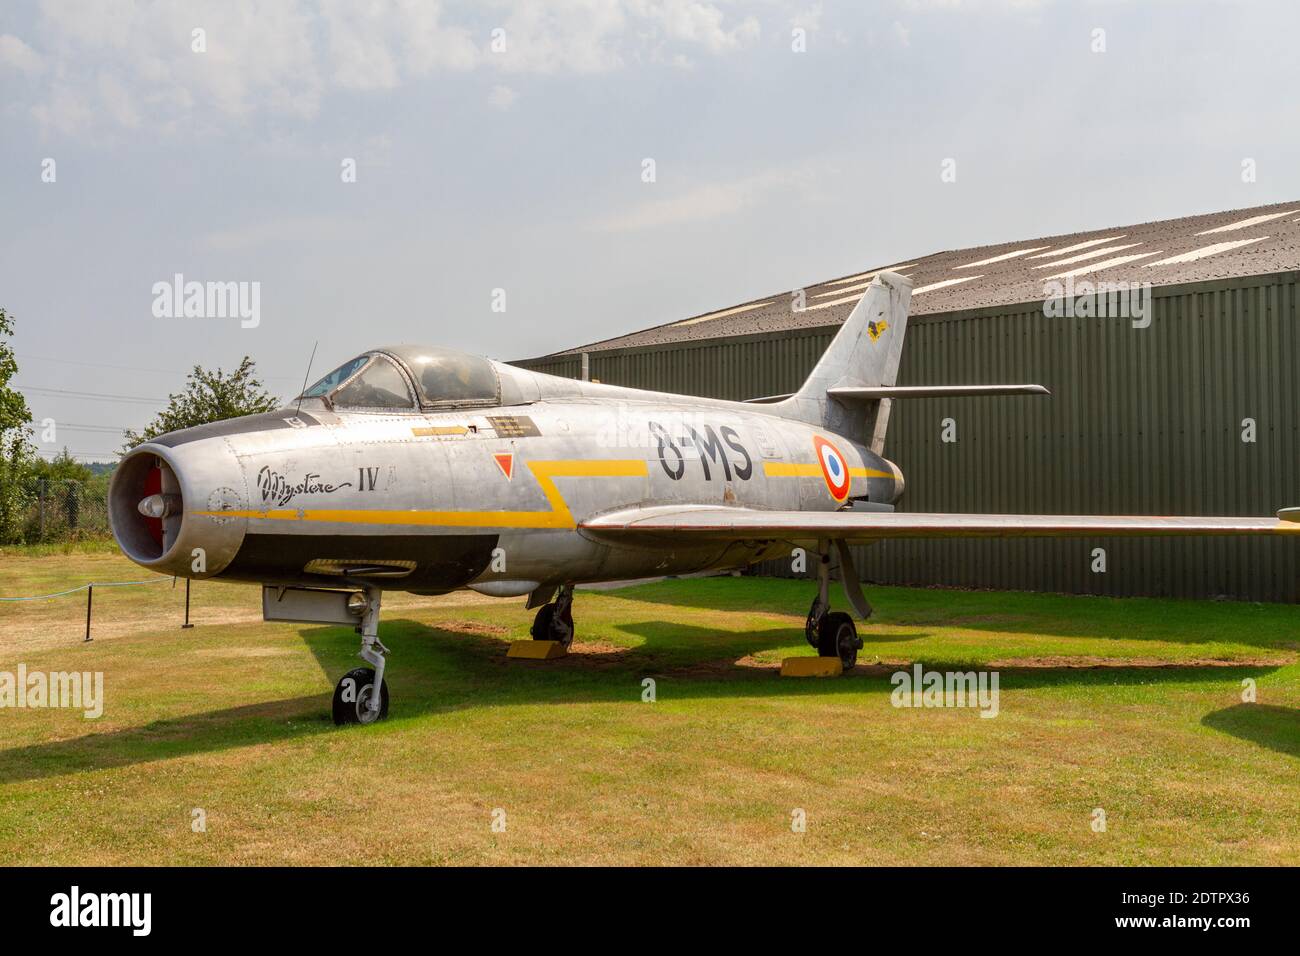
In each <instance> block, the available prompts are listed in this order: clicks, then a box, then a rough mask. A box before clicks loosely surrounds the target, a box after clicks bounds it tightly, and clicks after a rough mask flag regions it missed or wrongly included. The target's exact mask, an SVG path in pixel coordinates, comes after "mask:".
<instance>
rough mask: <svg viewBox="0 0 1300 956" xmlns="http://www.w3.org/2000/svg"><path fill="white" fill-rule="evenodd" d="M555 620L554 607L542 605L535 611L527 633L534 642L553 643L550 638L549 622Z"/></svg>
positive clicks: (552, 605)
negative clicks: (535, 613)
mask: <svg viewBox="0 0 1300 956" xmlns="http://www.w3.org/2000/svg"><path fill="white" fill-rule="evenodd" d="M554 618H555V605H554V604H543V605H542V606H541V607H539V608H538V609H537V615H536V616H535V617H534V618H533V626H532V628H531V629H530V630H529V631H528V633H529V634H531V635H532V636H533V640H535V641H553V640H555V638H553V637H551V621H552V620H553V619H554Z"/></svg>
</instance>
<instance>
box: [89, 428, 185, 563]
mask: <svg viewBox="0 0 1300 956" xmlns="http://www.w3.org/2000/svg"><path fill="white" fill-rule="evenodd" d="M108 495H109V520H110V522H111V523H112V526H113V536H114V537H115V538H116V539H117V543H118V546H119V547H120V548H121V549H122V551H123V553H125V554H126V556H127V557H128V558H130V559H131V560H132V561H135V562H136V563H137V564H143V565H145V566H149V565H152V564H155V563H157V562H160V561H162V560H163V559H164V558H166V557H167V556H168V552H169V551H171V550H172V548H173V547H174V546H175V544H176V541H177V539H178V538H179V537H180V533H181V528H182V526H183V524H184V522H185V516H184V511H185V507H184V506H185V502H184V498H183V497H182V494H181V484H180V480H179V478H178V477H177V475H176V472H175V471H174V470H173V468H172V466H171V465H170V464H168V463H167V462H166V461H164V460H163V459H162V458H160V457H159V456H157V455H154V454H152V453H150V452H147V451H137V452H133V453H131V454H129V455H128V456H127V457H126V458H125V459H123V461H122V463H121V464H120V465H118V466H117V469H116V471H115V473H114V475H113V483H112V486H111V487H110V488H109V492H108Z"/></svg>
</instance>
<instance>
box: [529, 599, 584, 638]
mask: <svg viewBox="0 0 1300 956" xmlns="http://www.w3.org/2000/svg"><path fill="white" fill-rule="evenodd" d="M555 608H556V605H555V603H554V602H552V603H550V604H543V605H542V606H541V607H539V608H538V609H537V616H536V617H535V618H533V626H532V628H531V630H530V631H529V633H530V634H532V636H533V640H535V641H559V642H560V643H561V644H563V645H564V646H565V647H566V648H567V647H568V646H569V645H570V644H572V643H573V616H572V615H571V614H556V613H555Z"/></svg>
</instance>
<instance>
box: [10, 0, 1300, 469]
mask: <svg viewBox="0 0 1300 956" xmlns="http://www.w3.org/2000/svg"><path fill="white" fill-rule="evenodd" d="M1297 35H1300V4H1296V3H1294V2H1292V0H1285V2H1281V0H1279V2H1267V0H1259V2H1241V3H1229V2H1197V0H1167V2H1164V0H1146V2H1122V0H1096V2H1087V0H1074V2H1048V0H1043V2H1032V0H1020V2H1014V0H984V2H979V0H966V2H962V0H881V2H876V3H864V2H831V0H821V2H807V0H793V2H786V0H754V2H727V0H546V2H540V0H539V2H522V0H519V2H507V0H474V2H472V3H456V2H445V0H444V2H436V0H430V2H414V0H350V2H345V0H274V2H256V0H219V2H211V3H208V2H171V3H161V2H157V3H156V2H145V0H138V2H129V0H96V2H53V0H50V2H29V0H6V2H5V3H4V4H3V6H0V111H2V115H0V306H3V307H4V308H5V309H6V310H7V311H8V312H9V313H10V315H11V316H12V317H13V318H14V319H15V321H16V325H17V331H16V334H15V336H14V340H13V345H14V348H15V351H16V352H17V354H18V358H19V373H18V375H17V376H16V382H17V383H18V384H19V385H20V386H23V387H24V388H25V392H26V394H27V396H28V403H29V405H30V406H31V408H32V411H33V414H34V416H35V418H36V420H37V422H38V425H39V424H40V423H41V422H42V421H43V420H45V419H52V420H53V421H54V423H55V426H56V427H55V429H54V431H53V433H52V436H53V437H52V438H49V439H48V440H47V436H48V435H50V434H51V433H50V432H48V430H46V429H40V428H38V433H37V436H36V437H37V438H38V440H39V441H38V447H40V449H41V451H42V452H43V453H45V454H51V453H53V452H54V451H57V450H58V449H59V448H62V447H65V446H66V447H68V448H69V449H70V450H71V451H73V452H74V453H76V454H77V455H78V456H80V457H83V458H86V459H105V458H109V459H111V458H112V457H113V455H112V453H114V452H115V451H116V450H117V449H118V448H119V447H120V445H121V437H120V430H121V429H122V428H126V427H131V428H136V429H138V428H140V427H141V426H143V425H144V424H146V423H147V421H148V420H149V419H150V418H152V416H153V414H154V413H155V412H156V411H157V410H158V408H159V407H161V405H162V400H165V398H166V396H167V395H168V394H170V393H172V392H175V391H178V390H179V389H180V388H181V386H182V384H183V382H184V378H185V373H186V372H187V371H188V370H189V369H190V368H191V367H193V366H194V365H196V364H198V365H202V366H204V367H208V368H211V367H214V366H219V367H222V368H226V369H229V368H232V367H234V366H236V365H237V364H238V363H239V361H240V359H241V358H242V357H243V356H244V355H248V356H251V357H252V358H253V359H254V360H255V361H256V363H257V368H258V369H259V371H260V372H261V374H262V376H263V379H264V381H265V383H266V385H267V386H268V388H269V389H270V390H271V391H272V392H274V393H276V394H277V395H279V396H281V397H285V398H287V397H290V396H292V395H295V394H297V392H298V390H299V389H300V387H301V384H302V381H303V377H304V375H305V373H306V371H307V365H308V359H309V356H310V354H311V352H312V349H313V347H314V346H315V347H316V349H317V356H316V359H315V362H314V366H313V369H314V372H315V373H316V374H315V375H313V377H317V376H318V375H319V374H323V373H324V372H325V371H327V370H328V369H329V368H330V367H333V366H334V365H337V364H340V363H341V362H342V361H344V360H345V359H346V358H348V357H350V356H351V355H354V354H356V353H358V352H360V351H363V350H365V349H367V348H371V347H374V346H377V345H383V344H391V343H396V342H418V343H425V344H435V345H448V346H453V347H456V348H461V349H465V350H467V351H472V352H477V353H481V354H486V355H489V356H491V357H493V358H498V359H503V360H511V359H521V358H528V357H532V356H537V355H543V354H546V353H549V352H552V351H555V350H558V349H562V348H569V347H572V346H576V345H580V344H582V343H585V342H592V341H597V340H600V339H605V338H609V337H611V336H614V335H618V334H621V333H625V332H629V331H633V330H636V329H641V328H645V327H648V326H652V325H658V324H661V323H664V322H669V321H674V320H677V319H682V318H686V317H687V316H691V315H696V314H699V313H703V312H707V311H711V310H714V309H719V308H724V307H726V306H729V305H734V304H736V303H739V302H743V301H746V300H750V299H754V298H756V297H759V296H765V295H768V294H773V293H777V292H782V291H786V290H792V289H796V288H801V287H803V286H805V285H809V284H811V283H814V282H817V281H820V280H824V279H827V278H830V277H833V276H839V275H848V274H851V273H855V272H859V271H863V270H865V269H868V268H872V267H875V266H882V265H888V264H891V263H896V262H904V261H909V260H911V259H913V258H915V257H917V256H922V255H927V254H930V253H933V252H938V251H940V250H944V249H954V248H962V247H968V246H976V245H983V244H991V243H997V242H1006V241H1014V240H1017V239H1024V238H1033V237H1038V236H1043V235H1053V234H1060V233H1069V232H1074V231H1078V230H1084V229H1093V228H1104V227H1107V226H1112V225H1125V224H1131V223H1138V222H1145V221H1150V220H1154V219H1162V218H1173V217H1178V216H1184V215H1192V214H1196V213H1205V212H1214V211H1219V210H1225V209H1233V208H1240V207H1246V206H1256V205H1261V204H1265V203H1272V202H1283V201H1294V200H1297V199H1300V186H1298V185H1297V183H1296V182H1295V179H1296V174H1297V171H1300V126H1297V124H1296V123H1295V117H1296V108H1295V91H1296V89H1297V88H1300V84H1298V83H1297V60H1296V55H1295V37H1296V36H1297ZM1247 161H1249V163H1250V168H1251V169H1252V170H1253V175H1251V176H1243V163H1246V162H1247ZM177 276H180V277H182V278H181V280H180V282H181V291H182V296H181V301H179V302H177V301H173V300H174V298H175V297H174V296H173V295H172V294H171V293H170V291H168V290H170V289H172V287H173V286H174V284H175V282H176V281H177V280H176V277H177ZM185 283H200V284H201V285H200V286H199V289H200V291H201V292H202V293H203V294H202V295H200V296H199V297H198V299H196V300H195V302H196V303H197V304H196V306H195V307H194V308H193V309H192V310H187V309H186V308H185V302H184V299H185V298H186V297H187V295H188V290H187V289H186V288H185ZM226 284H232V285H226ZM214 287H215V289H216V290H217V292H218V293H221V292H222V290H227V291H228V290H232V289H233V290H235V291H236V292H239V293H243V295H244V299H243V305H244V308H243V310H242V311H238V310H236V309H233V308H232V309H231V310H229V312H227V314H221V313H222V312H223V311H226V310H223V309H221V308H220V305H221V295H220V294H218V296H217V298H216V299H214V300H213V301H211V302H209V301H208V298H207V293H208V292H210V291H212V289H213V288H214ZM233 304H234V303H233V302H232V305H233ZM254 306H255V308H254ZM187 311H191V312H193V313H199V314H188V315H187V314H186V312H187ZM231 313H233V314H231ZM69 392H75V393H80V394H78V395H70V394H67V393H69ZM103 396H116V397H114V398H106V397H103ZM124 399H136V400H135V401H127V400H124Z"/></svg>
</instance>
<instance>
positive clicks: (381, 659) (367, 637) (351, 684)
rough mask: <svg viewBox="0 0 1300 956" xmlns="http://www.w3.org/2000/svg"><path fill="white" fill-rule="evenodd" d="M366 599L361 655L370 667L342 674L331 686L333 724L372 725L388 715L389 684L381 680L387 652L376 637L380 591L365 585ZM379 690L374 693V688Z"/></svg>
mask: <svg viewBox="0 0 1300 956" xmlns="http://www.w3.org/2000/svg"><path fill="white" fill-rule="evenodd" d="M363 593H364V595H365V600H366V606H365V609H364V610H363V611H362V614H361V626H360V627H359V628H358V630H359V631H360V632H361V653H360V657H361V659H362V660H364V661H365V662H366V663H367V664H370V665H371V666H372V667H373V668H374V669H373V670H372V669H371V668H370V667H356V668H353V669H352V670H350V671H348V672H347V673H346V674H344V675H343V676H342V677H341V678H340V679H339V682H338V683H337V684H336V685H335V686H334V700H333V705H332V709H333V716H334V723H336V724H338V725H340V726H341V725H343V724H373V723H375V722H376V721H379V720H383V719H384V718H385V717H387V716H388V683H387V681H385V680H384V664H385V661H386V658H385V655H386V654H387V653H388V648H386V647H385V646H384V645H383V643H382V642H380V640H379V603H380V595H381V593H382V592H381V591H379V589H378V588H366V589H365V590H364V591H363ZM376 687H378V688H379V692H378V693H376V692H375V688H376Z"/></svg>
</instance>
